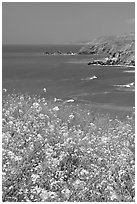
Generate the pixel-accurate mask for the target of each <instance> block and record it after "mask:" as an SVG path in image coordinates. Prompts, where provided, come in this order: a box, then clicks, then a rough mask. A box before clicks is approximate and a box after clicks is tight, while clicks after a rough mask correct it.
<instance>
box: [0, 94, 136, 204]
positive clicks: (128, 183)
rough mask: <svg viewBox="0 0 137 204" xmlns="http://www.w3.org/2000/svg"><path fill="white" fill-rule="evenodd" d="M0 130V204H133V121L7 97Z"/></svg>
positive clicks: (69, 106) (35, 99) (36, 99)
mask: <svg viewBox="0 0 137 204" xmlns="http://www.w3.org/2000/svg"><path fill="white" fill-rule="evenodd" d="M2 128H3V135H2V148H3V150H2V154H3V155H2V158H3V163H2V168H3V174H2V188H3V201H7V202H41V201H45V202H49V201H53V202H54V201H58V202H63V201H69V202H74V201H76V202H83V201H84V202H100V201H101V202H111V201H112V202H114V201H119V202H120V201H124V202H131V201H135V200H134V199H135V198H134V197H135V135H134V118H133V117H126V118H124V119H123V120H122V119H121V120H120V119H118V118H117V117H114V118H111V117H110V116H108V115H103V114H96V113H95V112H93V111H91V110H89V109H87V108H83V107H82V108H81V107H80V106H79V105H76V104H73V105H72V104H66V103H62V102H54V101H53V102H52V101H46V100H45V98H39V97H37V96H34V97H30V96H28V95H21V94H18V95H17V94H12V95H8V96H6V97H5V98H4V99H3V119H2Z"/></svg>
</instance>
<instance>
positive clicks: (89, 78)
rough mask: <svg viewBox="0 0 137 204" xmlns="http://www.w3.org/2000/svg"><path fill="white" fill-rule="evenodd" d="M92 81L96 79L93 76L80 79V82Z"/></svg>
mask: <svg viewBox="0 0 137 204" xmlns="http://www.w3.org/2000/svg"><path fill="white" fill-rule="evenodd" d="M93 79H97V77H96V76H95V75H94V76H92V77H87V78H82V79H81V80H82V81H89V80H93Z"/></svg>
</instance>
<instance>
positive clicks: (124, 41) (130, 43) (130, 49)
mask: <svg viewBox="0 0 137 204" xmlns="http://www.w3.org/2000/svg"><path fill="white" fill-rule="evenodd" d="M79 54H91V55H94V54H99V55H101V54H103V55H105V56H106V57H107V60H110V61H113V63H116V64H128V65H135V34H134V33H130V34H123V35H113V36H105V37H99V38H97V39H95V40H93V41H92V42H88V43H86V44H85V46H83V47H82V48H81V49H80V50H79Z"/></svg>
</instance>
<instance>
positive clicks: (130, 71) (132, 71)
mask: <svg viewBox="0 0 137 204" xmlns="http://www.w3.org/2000/svg"><path fill="white" fill-rule="evenodd" d="M124 72H127V73H135V70H125V71H124Z"/></svg>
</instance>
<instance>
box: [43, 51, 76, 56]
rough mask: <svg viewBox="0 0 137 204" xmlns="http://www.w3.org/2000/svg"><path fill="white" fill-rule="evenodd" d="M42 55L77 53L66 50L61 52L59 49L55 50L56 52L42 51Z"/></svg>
mask: <svg viewBox="0 0 137 204" xmlns="http://www.w3.org/2000/svg"><path fill="white" fill-rule="evenodd" d="M44 55H77V53H75V52H72V51H68V52H67V53H64V52H61V51H59V50H58V51H56V52H48V51H44Z"/></svg>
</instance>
